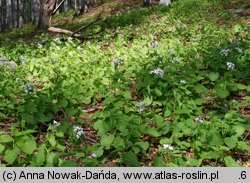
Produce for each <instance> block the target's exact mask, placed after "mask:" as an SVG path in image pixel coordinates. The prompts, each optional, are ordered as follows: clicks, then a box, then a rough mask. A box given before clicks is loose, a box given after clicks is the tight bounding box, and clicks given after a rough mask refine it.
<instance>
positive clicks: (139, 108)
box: [136, 102, 145, 113]
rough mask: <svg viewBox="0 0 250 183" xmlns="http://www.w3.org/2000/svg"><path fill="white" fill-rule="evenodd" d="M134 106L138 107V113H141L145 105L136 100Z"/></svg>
mask: <svg viewBox="0 0 250 183" xmlns="http://www.w3.org/2000/svg"><path fill="white" fill-rule="evenodd" d="M136 107H137V108H138V112H139V113H142V112H143V111H144V110H145V107H144V105H143V103H142V102H138V103H137V104H136Z"/></svg>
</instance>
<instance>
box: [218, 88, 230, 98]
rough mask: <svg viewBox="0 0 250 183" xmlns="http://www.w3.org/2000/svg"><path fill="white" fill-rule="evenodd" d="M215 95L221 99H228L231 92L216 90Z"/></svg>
mask: <svg viewBox="0 0 250 183" xmlns="http://www.w3.org/2000/svg"><path fill="white" fill-rule="evenodd" d="M215 93H216V94H217V95H218V97H220V98H226V97H227V96H228V95H229V92H228V91H227V90H222V89H215Z"/></svg>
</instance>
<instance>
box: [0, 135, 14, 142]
mask: <svg viewBox="0 0 250 183" xmlns="http://www.w3.org/2000/svg"><path fill="white" fill-rule="evenodd" d="M0 142H1V143H6V142H13V138H11V137H10V136H9V135H6V134H4V135H1V136H0Z"/></svg>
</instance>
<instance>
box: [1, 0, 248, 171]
mask: <svg viewBox="0 0 250 183" xmlns="http://www.w3.org/2000/svg"><path fill="white" fill-rule="evenodd" d="M220 5H221V4H220V2H219V1H216V0H214V1H211V0H179V1H176V2H174V3H172V5H171V6H170V7H158V6H154V7H151V8H149V9H147V8H140V9H137V10H131V11H129V12H127V13H123V14H119V15H112V16H110V17H107V19H106V20H105V21H106V22H105V23H106V24H104V22H100V23H99V24H98V26H100V27H102V28H104V29H105V32H104V33H103V37H101V38H98V39H92V40H90V41H85V42H83V43H81V42H80V41H78V40H72V39H70V38H68V39H65V38H60V37H59V38H56V39H53V38H52V37H51V36H49V35H46V34H42V35H40V36H37V38H36V41H40V43H38V44H37V43H33V44H24V43H20V42H18V43H16V44H14V43H12V44H10V43H8V42H5V43H4V44H2V45H1V47H0V57H7V58H8V59H9V60H13V61H15V62H16V63H17V64H18V66H17V67H16V68H15V69H13V68H10V67H8V66H4V67H1V68H0V69H1V74H0V100H1V103H0V127H1V132H0V142H1V144H0V154H1V156H0V165H1V166H216V167H218V166H249V156H250V147H249V140H250V135H249V130H250V108H249V106H250V93H249V91H250V50H249V37H248V36H249V35H248V30H249V26H248V25H247V24H245V23H242V22H241V19H240V18H238V19H237V20H235V17H234V18H233V17H231V15H230V14H229V13H227V12H226V11H225V10H223V9H221V7H223V6H220ZM221 12H225V13H221ZM140 14H143V16H145V17H143V18H142V19H140V21H139V22H137V21H134V20H136V18H138V17H139V15H140ZM208 14H209V16H208ZM187 15H188V16H187ZM133 17H134V18H135V19H133ZM138 20H139V19H138ZM222 20H224V21H223V22H224V23H223V24H222V23H221V21H222ZM236 22H237V23H236Z"/></svg>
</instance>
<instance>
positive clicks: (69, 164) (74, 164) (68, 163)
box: [60, 160, 78, 167]
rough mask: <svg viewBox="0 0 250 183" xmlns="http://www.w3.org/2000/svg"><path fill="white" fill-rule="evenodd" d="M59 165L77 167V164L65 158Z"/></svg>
mask: <svg viewBox="0 0 250 183" xmlns="http://www.w3.org/2000/svg"><path fill="white" fill-rule="evenodd" d="M60 166H61V167H78V164H77V163H76V162H74V161H71V160H65V161H63V162H62V164H61V165H60Z"/></svg>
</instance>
